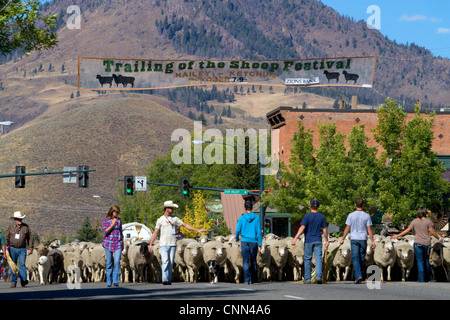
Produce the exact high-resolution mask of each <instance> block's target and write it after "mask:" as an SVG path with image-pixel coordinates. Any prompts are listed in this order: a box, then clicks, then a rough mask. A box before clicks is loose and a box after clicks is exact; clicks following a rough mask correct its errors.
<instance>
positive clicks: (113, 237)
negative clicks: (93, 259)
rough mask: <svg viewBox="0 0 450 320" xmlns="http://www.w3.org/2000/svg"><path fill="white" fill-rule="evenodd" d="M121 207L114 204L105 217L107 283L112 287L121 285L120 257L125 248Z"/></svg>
mask: <svg viewBox="0 0 450 320" xmlns="http://www.w3.org/2000/svg"><path fill="white" fill-rule="evenodd" d="M119 214H120V209H119V207H118V206H116V205H113V206H112V207H111V208H109V210H108V214H107V215H106V218H105V219H103V236H104V238H103V243H102V244H103V247H104V248H105V254H106V284H107V286H108V287H111V284H112V283H114V286H115V287H118V286H119V280H120V257H121V255H122V250H123V235H122V220H121V219H120V218H119Z"/></svg>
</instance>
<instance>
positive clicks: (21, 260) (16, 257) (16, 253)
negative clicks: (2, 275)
mask: <svg viewBox="0 0 450 320" xmlns="http://www.w3.org/2000/svg"><path fill="white" fill-rule="evenodd" d="M9 253H10V255H11V259H12V261H14V263H15V264H16V265H17V266H18V267H19V276H20V278H21V279H22V281H25V280H27V268H26V267H25V260H26V259H27V249H26V248H14V247H10V248H9ZM9 274H10V275H11V283H17V274H14V273H13V272H12V270H11V268H10V270H9Z"/></svg>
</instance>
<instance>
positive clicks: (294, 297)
mask: <svg viewBox="0 0 450 320" xmlns="http://www.w3.org/2000/svg"><path fill="white" fill-rule="evenodd" d="M285 297H286V298H291V299H297V300H305V298H302V297H296V296H290V295H285Z"/></svg>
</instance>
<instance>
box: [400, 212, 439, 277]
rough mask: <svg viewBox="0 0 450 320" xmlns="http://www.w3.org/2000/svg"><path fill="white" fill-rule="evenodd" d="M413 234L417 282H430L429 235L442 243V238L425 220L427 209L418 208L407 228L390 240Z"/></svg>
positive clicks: (431, 224) (428, 220) (429, 222)
mask: <svg viewBox="0 0 450 320" xmlns="http://www.w3.org/2000/svg"><path fill="white" fill-rule="evenodd" d="M410 231H412V232H414V256H415V258H416V263H417V274H418V281H419V282H428V281H430V274H431V269H430V249H431V237H430V235H429V233H430V234H431V235H432V236H433V237H435V238H436V239H438V240H439V241H442V238H441V237H439V236H438V235H437V233H436V232H435V231H434V229H433V222H431V220H430V219H427V208H425V207H420V208H419V210H417V217H416V218H415V219H414V220H413V221H412V222H411V224H410V225H409V227H408V228H406V229H405V230H403V231H402V232H400V233H399V234H395V235H393V236H392V239H397V238H398V237H401V236H403V235H405V234H407V233H408V232H410Z"/></svg>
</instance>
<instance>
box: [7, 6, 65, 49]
mask: <svg viewBox="0 0 450 320" xmlns="http://www.w3.org/2000/svg"><path fill="white" fill-rule="evenodd" d="M39 4H40V1H39V0H0V48H1V53H2V54H4V55H5V54H8V53H11V52H13V51H14V50H17V49H21V50H24V51H25V52H31V51H33V50H38V51H40V50H42V49H45V50H46V49H50V48H52V47H54V46H55V45H56V44H57V39H56V38H57V35H56V26H57V24H56V20H57V17H56V15H53V14H48V15H45V16H41V15H40V14H39Z"/></svg>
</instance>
